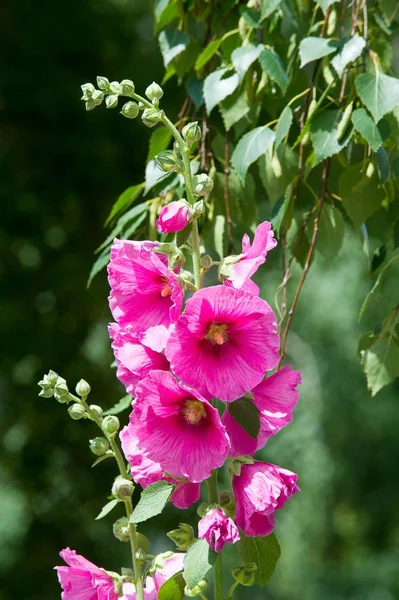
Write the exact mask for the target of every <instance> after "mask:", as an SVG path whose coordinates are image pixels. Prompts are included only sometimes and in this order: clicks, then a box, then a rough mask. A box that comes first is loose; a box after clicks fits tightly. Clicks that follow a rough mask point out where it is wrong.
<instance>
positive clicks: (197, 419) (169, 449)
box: [128, 371, 229, 483]
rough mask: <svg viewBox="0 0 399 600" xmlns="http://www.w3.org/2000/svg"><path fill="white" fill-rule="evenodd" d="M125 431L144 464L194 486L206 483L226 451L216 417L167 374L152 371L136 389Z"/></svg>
mask: <svg viewBox="0 0 399 600" xmlns="http://www.w3.org/2000/svg"><path fill="white" fill-rule="evenodd" d="M128 428H131V429H133V433H134V434H135V435H136V436H137V439H138V444H137V445H138V449H139V450H140V451H141V452H142V453H144V455H145V457H146V458H149V459H151V460H152V461H155V462H156V463H159V464H160V466H161V468H162V469H163V470H164V471H166V472H167V473H168V474H170V475H172V476H174V477H179V478H180V477H182V478H187V479H189V480H190V481H191V482H193V483H199V482H201V481H203V480H204V479H207V478H208V477H210V475H211V471H212V470H213V469H216V468H218V467H220V466H221V465H222V464H223V463H224V461H225V458H226V456H227V454H228V451H229V438H228V437H227V435H226V432H225V429H224V427H223V425H222V423H221V421H220V417H219V413H218V411H217V410H216V409H215V408H213V406H212V405H211V404H209V402H207V401H206V400H205V399H204V398H202V397H201V396H200V394H198V392H197V391H196V390H193V389H191V388H189V387H187V386H186V385H184V384H183V383H180V382H178V381H177V379H176V378H175V377H174V376H173V375H172V373H170V372H166V371H151V372H150V374H149V375H148V376H147V377H146V378H145V379H143V380H142V381H141V382H140V383H139V384H138V386H137V388H136V401H135V403H134V408H133V413H132V414H131V417H130V423H129V425H128Z"/></svg>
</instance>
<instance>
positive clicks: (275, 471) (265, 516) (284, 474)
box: [233, 461, 300, 536]
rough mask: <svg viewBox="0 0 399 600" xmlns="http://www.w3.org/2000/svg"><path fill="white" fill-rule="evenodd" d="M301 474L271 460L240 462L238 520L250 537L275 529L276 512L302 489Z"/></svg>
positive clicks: (236, 491)
mask: <svg viewBox="0 0 399 600" xmlns="http://www.w3.org/2000/svg"><path fill="white" fill-rule="evenodd" d="M297 479H298V475H296V474H295V473H292V472H291V471H287V470H286V469H281V468H280V467H278V466H276V465H272V464H270V463H263V462H259V461H255V462H254V463H253V464H243V465H241V474H240V475H234V476H233V491H234V495H235V497H236V501H237V505H236V523H237V525H238V527H239V528H240V529H242V530H243V531H244V533H245V535H248V536H258V535H261V536H265V535H269V533H271V532H272V531H273V529H274V526H275V520H274V511H276V510H277V509H279V508H282V506H283V505H284V503H285V502H286V500H288V498H290V497H291V496H292V495H293V494H295V493H296V492H299V491H300V490H299V488H298V486H297V485H296V482H297Z"/></svg>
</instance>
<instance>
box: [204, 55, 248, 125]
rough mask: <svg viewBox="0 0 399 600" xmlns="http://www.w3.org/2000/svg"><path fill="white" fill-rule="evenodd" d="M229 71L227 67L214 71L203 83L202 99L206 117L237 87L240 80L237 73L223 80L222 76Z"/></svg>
mask: <svg viewBox="0 0 399 600" xmlns="http://www.w3.org/2000/svg"><path fill="white" fill-rule="evenodd" d="M229 71H230V69H228V68H227V67H226V68H224V69H218V70H217V71H214V72H213V73H211V74H210V75H208V77H207V78H206V79H205V81H204V98H205V106H206V112H207V113H208V115H209V114H210V113H211V111H212V110H213V109H214V108H215V106H216V105H217V104H219V102H221V101H222V100H224V99H225V98H227V96H230V94H232V93H233V92H234V91H235V90H236V89H237V87H238V85H239V83H240V78H239V76H238V75H237V73H234V74H233V75H230V77H227V78H226V79H223V77H224V75H226V73H228V72H229Z"/></svg>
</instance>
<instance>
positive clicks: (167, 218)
mask: <svg viewBox="0 0 399 600" xmlns="http://www.w3.org/2000/svg"><path fill="white" fill-rule="evenodd" d="M191 216H192V208H191V206H190V205H189V204H188V203H187V201H186V200H185V199H184V198H182V199H181V200H175V201H174V202H170V204H167V205H166V206H163V207H162V208H161V211H160V213H159V217H158V219H157V222H156V226H157V229H158V231H160V232H161V233H174V232H175V231H181V230H182V229H184V228H185V227H187V225H188V224H189V222H190V219H191Z"/></svg>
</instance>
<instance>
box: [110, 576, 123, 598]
mask: <svg viewBox="0 0 399 600" xmlns="http://www.w3.org/2000/svg"><path fill="white" fill-rule="evenodd" d="M113 582H114V592H115V594H116V595H117V596H118V597H121V596H123V584H124V581H123V579H122V577H119V579H113Z"/></svg>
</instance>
